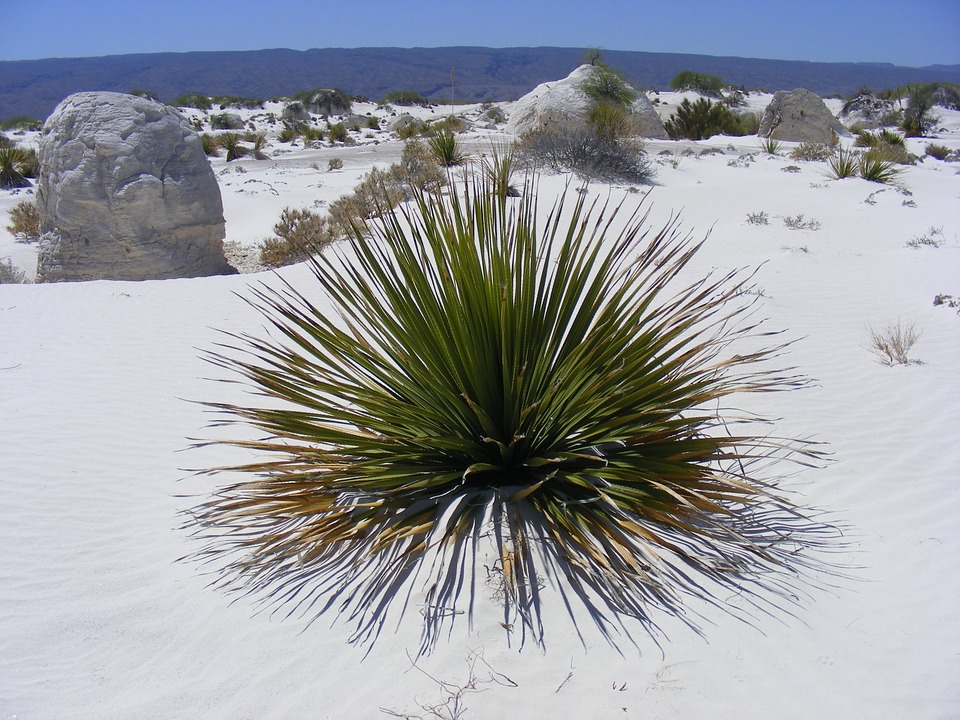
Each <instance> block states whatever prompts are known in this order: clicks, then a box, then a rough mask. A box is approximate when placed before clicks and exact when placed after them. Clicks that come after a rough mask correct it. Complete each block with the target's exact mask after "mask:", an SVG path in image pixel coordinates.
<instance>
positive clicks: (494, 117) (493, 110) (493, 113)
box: [483, 105, 507, 125]
mask: <svg viewBox="0 0 960 720" xmlns="http://www.w3.org/2000/svg"><path fill="white" fill-rule="evenodd" d="M483 115H484V117H485V118H487V119H488V120H489V121H490V122H493V123H496V124H497V125H501V124H503V123H505V122H506V121H507V114H506V113H505V112H504V111H503V108H502V107H500V106H499V105H494V106H492V107H489V108H487V109H486V110H484V112H483Z"/></svg>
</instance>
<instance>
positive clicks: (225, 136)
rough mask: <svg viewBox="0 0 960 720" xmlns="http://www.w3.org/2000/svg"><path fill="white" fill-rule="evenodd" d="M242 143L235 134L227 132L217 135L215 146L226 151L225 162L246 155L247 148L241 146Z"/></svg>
mask: <svg viewBox="0 0 960 720" xmlns="http://www.w3.org/2000/svg"><path fill="white" fill-rule="evenodd" d="M242 142H243V140H242V139H241V137H240V136H239V135H237V133H232V132H227V133H221V134H220V135H217V144H218V145H219V146H220V147H222V148H223V149H224V150H225V151H226V153H227V155H226V160H227V162H232V161H234V160H239V159H240V158H242V157H244V156H245V155H246V154H247V148H246V147H245V146H244V145H242V144H241V143H242Z"/></svg>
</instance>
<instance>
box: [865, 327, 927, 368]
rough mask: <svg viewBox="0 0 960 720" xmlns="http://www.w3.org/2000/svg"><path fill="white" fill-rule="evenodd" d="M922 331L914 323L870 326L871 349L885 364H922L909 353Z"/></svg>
mask: <svg viewBox="0 0 960 720" xmlns="http://www.w3.org/2000/svg"><path fill="white" fill-rule="evenodd" d="M921 334H922V333H921V331H920V330H918V329H917V328H916V326H915V325H914V324H913V323H909V324H906V325H905V324H903V323H902V322H900V321H899V320H898V321H897V322H896V323H888V324H887V325H885V326H883V327H881V328H873V327H871V328H869V335H870V338H869V346H868V347H869V349H870V351H871V352H872V353H873V354H874V355H876V356H877V359H878V360H879V361H880V362H881V363H883V364H884V365H911V364H916V365H920V364H922V363H921V362H920V361H919V360H911V359H910V357H909V355H910V351H911V350H912V349H913V346H914V345H915V344H916V342H917V340H919V339H920V335H921Z"/></svg>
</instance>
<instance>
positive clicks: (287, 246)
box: [260, 207, 334, 268]
mask: <svg viewBox="0 0 960 720" xmlns="http://www.w3.org/2000/svg"><path fill="white" fill-rule="evenodd" d="M333 239H334V237H333V234H332V232H331V228H330V223H329V222H328V220H327V218H325V217H324V216H323V215H320V214H318V213H315V212H313V211H312V210H308V209H306V208H302V209H293V208H289V207H287V208H284V209H283V211H282V212H281V213H280V220H279V221H278V222H277V224H276V225H274V226H273V236H272V237H269V238H267V239H265V240H263V241H262V242H261V243H260V262H261V263H263V264H264V265H265V266H266V267H269V268H278V267H283V266H285V265H293V264H295V263H300V262H304V261H305V260H308V259H309V258H310V257H311V256H312V255H313V254H314V253H316V252H319V251H320V250H321V249H323V248H324V247H325V246H326V245H327V244H328V243H330V242H331V241H332V240H333Z"/></svg>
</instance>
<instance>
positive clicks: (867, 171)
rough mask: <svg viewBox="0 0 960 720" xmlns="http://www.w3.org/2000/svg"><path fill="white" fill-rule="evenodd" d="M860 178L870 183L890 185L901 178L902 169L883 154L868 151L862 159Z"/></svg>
mask: <svg viewBox="0 0 960 720" xmlns="http://www.w3.org/2000/svg"><path fill="white" fill-rule="evenodd" d="M859 171H860V177H862V178H863V179H864V180H869V181H870V182H875V183H882V184H884V185H889V184H890V183H892V182H894V181H895V180H896V179H897V178H898V177H899V176H900V168H898V167H897V165H896V163H895V162H893V161H892V160H887V159H886V158H885V157H883V155H882V154H880V153H877V152H875V151H873V150H868V151H867V152H866V153H864V154H863V155H862V156H861V157H860V167H859Z"/></svg>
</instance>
